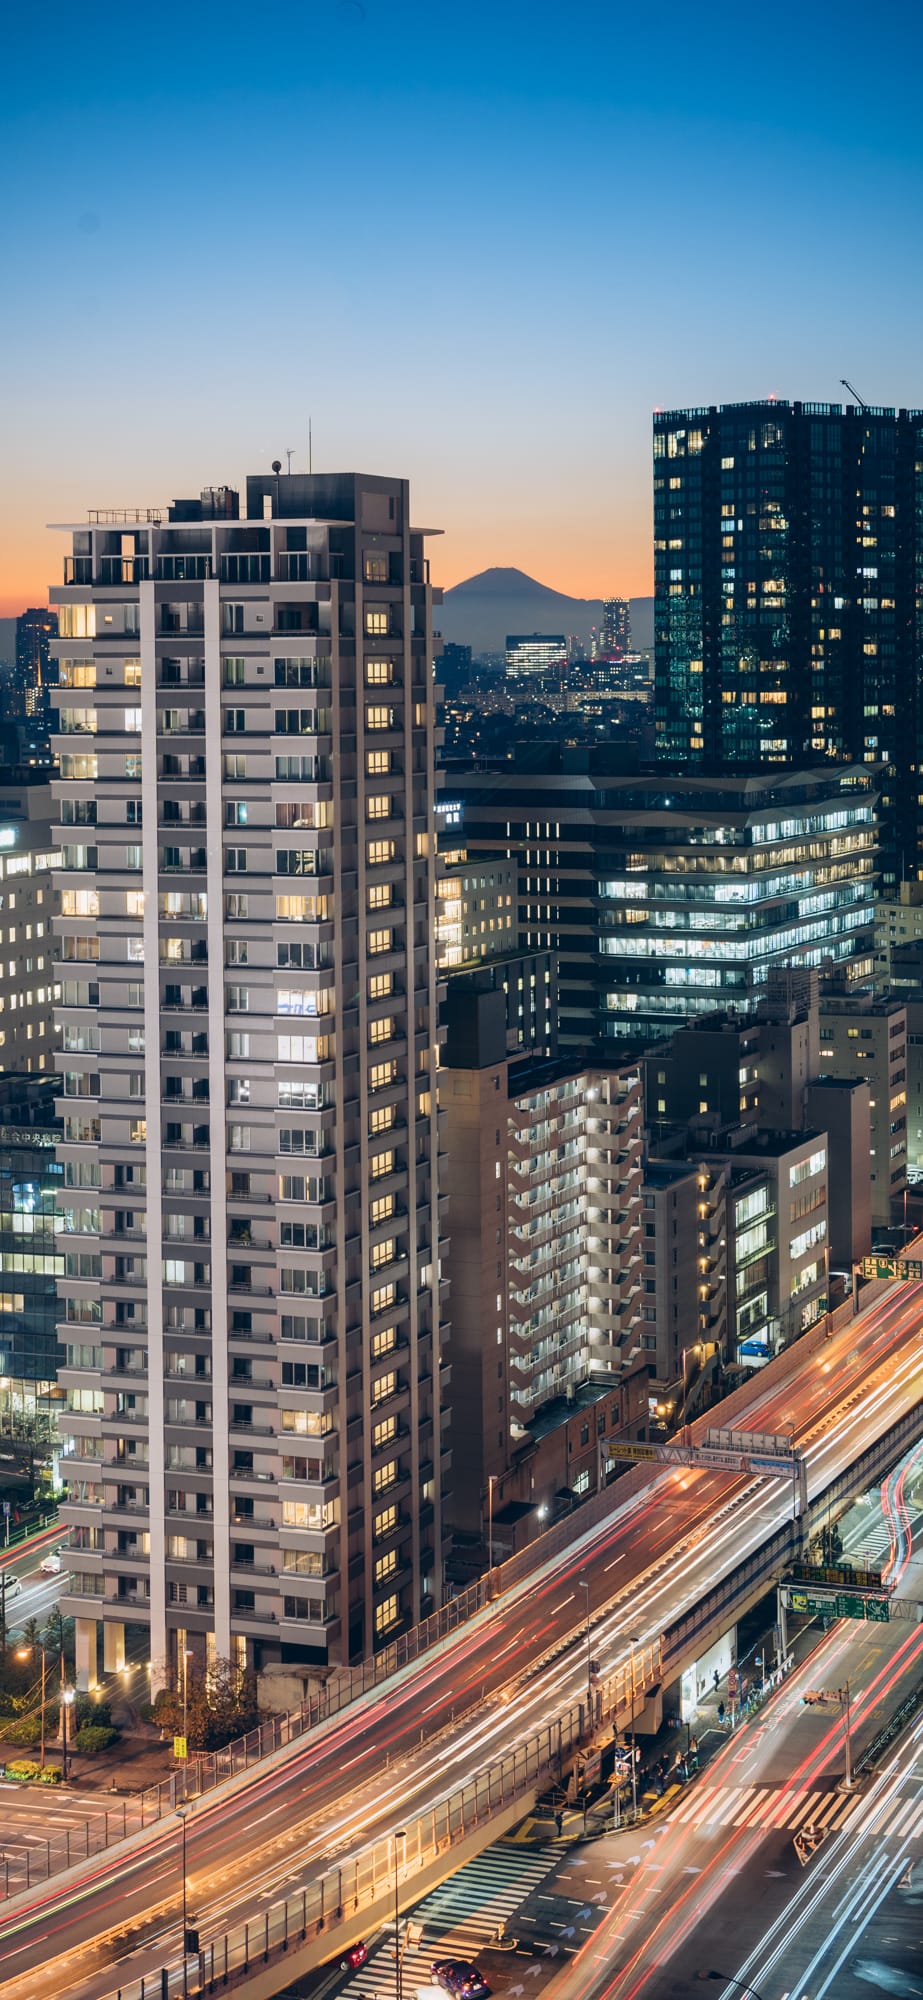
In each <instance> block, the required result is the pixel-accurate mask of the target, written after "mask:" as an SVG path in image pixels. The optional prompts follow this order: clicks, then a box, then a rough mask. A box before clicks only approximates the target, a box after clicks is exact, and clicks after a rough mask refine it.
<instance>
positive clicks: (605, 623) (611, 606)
mask: <svg viewBox="0 0 923 2000" xmlns="http://www.w3.org/2000/svg"><path fill="white" fill-rule="evenodd" d="M630 649H631V608H630V606H629V604H628V600H627V598H624V597H607V598H605V599H604V600H603V615H602V620H601V622H600V627H599V654H600V657H601V658H603V659H608V658H610V657H611V655H612V654H614V655H615V657H616V658H617V659H621V657H622V654H623V653H627V652H629V651H630Z"/></svg>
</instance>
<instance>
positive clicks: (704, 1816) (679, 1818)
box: [669, 1784, 859, 1833]
mask: <svg viewBox="0 0 923 2000" xmlns="http://www.w3.org/2000/svg"><path fill="white" fill-rule="evenodd" d="M858 1803H859V1800H858V1796H857V1794H856V1793H851V1792H847V1793H843V1792H836V1791H830V1790H826V1791H809V1790H806V1788H805V1787H804V1786H800V1787H797V1788H795V1787H791V1786H786V1785H781V1786H780V1785H771V1786H768V1785H703V1784H700V1785H696V1787H695V1790H694V1791H693V1792H692V1793H691V1794H690V1795H689V1796H688V1797H687V1798H684V1799H681V1800H680V1801H679V1804H678V1805H676V1806H675V1807H674V1808H673V1810H672V1812H671V1813H670V1816H669V1817H670V1822H671V1824H672V1825H676V1824H679V1825H681V1826H697V1827H698V1826H700V1827H707V1826H737V1827H748V1828H754V1829H755V1828H756V1827H760V1828H761V1829H768V1828H769V1827H776V1828H781V1827H785V1828H786V1829H787V1831H788V1832H789V1833H797V1831H798V1828H799V1827H800V1826H803V1825H812V1826H822V1827H824V1828H825V1829H826V1831H827V1832H828V1833H835V1832H836V1831H837V1829H838V1828H839V1827H841V1826H843V1825H844V1824H845V1822H846V1820H847V1819H848V1818H849V1815H850V1813H851V1812H853V1811H854V1809H855V1807H856V1806H857V1805H858Z"/></svg>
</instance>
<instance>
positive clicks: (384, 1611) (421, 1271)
mask: <svg viewBox="0 0 923 2000" xmlns="http://www.w3.org/2000/svg"><path fill="white" fill-rule="evenodd" d="M70 532H71V536H72V552H71V553H70V554H69V555H68V556H67V558H66V561H65V582H64V587H63V588H61V589H57V590H56V591H54V592H53V596H54V599H55V603H56V605H57V608H58V614H59V623H60V638H59V641H58V647H57V651H58V654H59V658H60V669H61V673H60V678H61V681H62V683H63V686H62V689H61V695H60V733H59V735H58V737H57V745H56V747H57V752H58V756H59V759H60V778H59V779H58V780H57V781H56V784H55V791H56V793H57V796H58V799H59V805H60V822H61V836H60V837H61V841H62V857H61V858H62V875H61V880H62V884H63V888H64V894H65V897H66V900H65V901H64V903H63V905H62V913H61V917H60V919H59V925H58V928H59V949H60V955H61V960H62V964H61V968H60V970H61V978H62V981H63V991H62V1006H61V1010H60V1021H61V1029H62V1034H63V1038H64V1047H65V1051H66V1056H65V1059H64V1060H65V1063H66V1068H65V1080H64V1094H63V1099H62V1103H61V1110H62V1114H63V1119H64V1135H63V1141H62V1145H61V1159H62V1162H63V1167H64V1182H65V1195H64V1200H65V1201H66V1203H67V1212H68V1215H69V1217H70V1220H69V1224H68V1235H67V1250H66V1260H65V1261H66V1268H65V1275H64V1278H63V1281H62V1285H61V1298H60V1320H61V1326H62V1338H64V1339H65V1340H66V1341H67V1344H68V1347H69V1350H70V1354H69V1366H68V1368H67V1370H66V1371H65V1373H64V1375H63V1377H62V1380H63V1382H64V1384H65V1386H66V1388H67V1392H68V1402H69V1404H70V1409H69V1412H68V1419H67V1421H68V1429H69V1434H70V1435H69V1450H68V1456H67V1460H66V1465H67V1477H68V1487H69V1494H68V1502H67V1506H66V1509H65V1518H66V1520H67V1523H68V1526H69V1528H70V1530H71V1536H72V1541H73V1543H74V1551H73V1555H72V1558H71V1562H72V1578H71V1582H70V1585H69V1588H68V1591H67V1594H66V1596H65V1598H64V1599H63V1608H64V1610H65V1612H66V1613H68V1614H70V1615H73V1616H74V1617H75V1618H76V1621H77V1650H78V1669H79V1673H80V1676H81V1678H82V1679H84V1680H92V1678H93V1675H94V1673H95V1670H96V1645H97V1635H98V1622H99V1621H100V1620H102V1623H103V1634H104V1657H105V1661H106V1664H107V1665H108V1666H113V1665H117V1664H118V1662H119V1659H120V1657H121V1654H122V1651H123V1648H124V1645H125V1633H126V1627H127V1626H128V1625H129V1624H134V1625H138V1626H141V1627H142V1628H144V1632H145V1634H146V1635H147V1638H148V1642H149V1646H150V1655H151V1660H152V1667H153V1674H154V1680H155V1684H156V1683H157V1682H158V1681H159V1680H161V1679H162V1678H163V1676H164V1675H165V1674H169V1673H170V1672H171V1671H175V1669H176V1666H177V1663H178V1662H180V1661H181V1660H182V1658H183V1654H184V1651H185V1649H186V1648H187V1647H188V1648H191V1649H192V1651H193V1653H194V1654H195V1655H196V1656H197V1657H198V1658H199V1659H202V1660H207V1659H208V1658H209V1657H211V1656H213V1655H215V1654H217V1655H218V1656H220V1657H229V1658H231V1659H233V1660H234V1661H236V1662H238V1663H240V1664H244V1663H246V1664H247V1665H252V1666H255V1667H257V1668H261V1667H265V1666H268V1665H271V1664H273V1663H280V1662H281V1663H288V1664H296V1663H299V1662H300V1663H308V1664H311V1663H314V1664H318V1665H323V1664H325V1663H327V1662H339V1661H346V1660H354V1659H357V1658H359V1657H361V1656H362V1655H365V1654H368V1653H370V1652H372V1651H373V1650H374V1648H376V1647H378V1646H381V1645H383V1644H385V1643H386V1642H387V1641H388V1640H389V1639H391V1638H392V1637H393V1636H394V1635H395V1634H396V1633H398V1632H400V1631H401V1630H402V1629H404V1628H405V1627H407V1626H408V1625H410V1624H412V1623H413V1622H414V1621H415V1620H416V1619H417V1618H419V1617H420V1616H421V1615H423V1614H425V1613H426V1612H428V1611H429V1610H431V1609H432V1608H433V1607H434V1606H435V1605H436V1604H437V1603H438V1601H439V1597H440V1591H441V1580H442V1534H443V1530H442V1508H443V1493H444V1488H445V1485H446V1482H447V1476H448V1457H447V1451H446V1445H445V1438H444V1424H445V1421H446V1400H445V1390H446V1381H447V1374H446V1368H445V1363H444V1358H443V1355H442V1352H441V1347H440V1339H441V1335H440V1242H439V1218H438V1203H437V1155H438V1140H437V1106H436V1063H437V1011H436V1009H437V992H436V971H435V960H434V953H433V948H432V940H433V934H434V927H435V912H436V855H435V852H434V800H433V769H434V736H435V717H434V679H433V644H432V630H431V592H430V587H429V580H428V567H427V561H426V556H425V553H424V544H423V539H422V536H421V534H420V532H418V531H417V530H415V529H414V528H413V527H412V525H411V519H410V512H409V493H408V488H407V485H406V483H405V482H404V481H402V480H399V479H386V478H377V477H371V476H368V477H367V476H364V475H358V474H344V475H331V476H329V477H327V476H323V475H315V476H313V477H311V476H308V477H303V476H300V475H299V476H295V475H291V476H285V477H283V476H281V475H280V473H279V470H278V468H275V469H274V471H273V472H272V473H271V474H268V475H264V476H257V477H253V478H250V479H248V481H247V486H246V494H245V499H244V504H243V506H241V503H240V501H239V499H238V495H237V493H236V492H235V491H233V490H232V489H230V488H217V489H209V490H207V491H205V492H204V493H203V494H202V495H201V497H200V498H198V499H194V500H188V501H186V500H180V501H176V502H175V503H174V504H173V505H172V506H171V507H170V508H169V509H167V510H165V511H163V512H158V511H156V510H151V511H149V512H139V513H134V514H131V513H118V512H115V513H96V514H93V515H91V516H90V518H89V520H88V522H87V523H85V524H82V525H78V526H76V527H74V528H73V529H72V530H71V531H70Z"/></svg>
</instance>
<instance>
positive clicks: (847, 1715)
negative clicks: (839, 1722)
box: [840, 1681, 852, 1792]
mask: <svg viewBox="0 0 923 2000" xmlns="http://www.w3.org/2000/svg"><path fill="white" fill-rule="evenodd" d="M840 1708H841V1710H842V1713H843V1720H844V1722H845V1724H846V1778H845V1790H846V1791H847V1792H851V1791H852V1741H851V1737H850V1723H851V1719H852V1717H851V1705H850V1695H849V1682H848V1681H847V1682H846V1684H845V1686H844V1687H841V1689H840Z"/></svg>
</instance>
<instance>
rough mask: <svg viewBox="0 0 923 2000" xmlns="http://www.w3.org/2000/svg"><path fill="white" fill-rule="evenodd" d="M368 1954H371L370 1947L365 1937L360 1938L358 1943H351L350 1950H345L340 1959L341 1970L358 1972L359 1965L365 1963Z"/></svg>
mask: <svg viewBox="0 0 923 2000" xmlns="http://www.w3.org/2000/svg"><path fill="white" fill-rule="evenodd" d="M368 1955H369V1948H368V1945H367V1944H366V1942H365V1939H364V1938H359V1939H358V1941H357V1942H356V1944H351V1945H350V1947H349V1950H348V1951H344V1953H343V1956H342V1958H341V1960H340V1971H341V1972H357V1971H358V1969H359V1966H360V1965H364V1964H365V1961H366V1959H367V1958H368Z"/></svg>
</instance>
